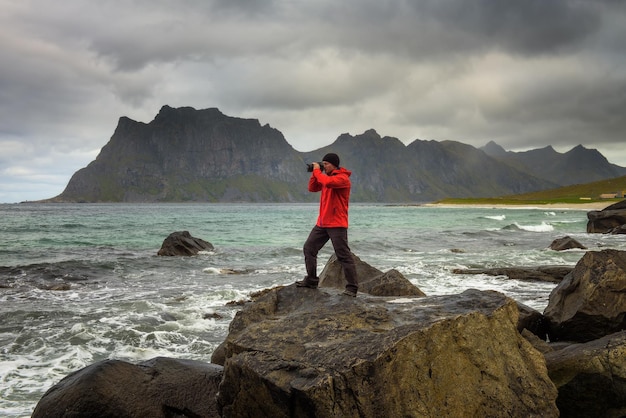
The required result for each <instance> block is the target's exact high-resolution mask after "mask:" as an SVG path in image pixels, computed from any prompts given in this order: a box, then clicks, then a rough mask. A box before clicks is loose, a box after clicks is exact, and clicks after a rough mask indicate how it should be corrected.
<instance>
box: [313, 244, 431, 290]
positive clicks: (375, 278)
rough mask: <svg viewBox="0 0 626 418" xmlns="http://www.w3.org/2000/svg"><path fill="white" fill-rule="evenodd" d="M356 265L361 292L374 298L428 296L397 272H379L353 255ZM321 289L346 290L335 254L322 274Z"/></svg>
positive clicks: (344, 280) (341, 268)
mask: <svg viewBox="0 0 626 418" xmlns="http://www.w3.org/2000/svg"><path fill="white" fill-rule="evenodd" d="M352 257H353V258H354V263H355V265H356V273H357V277H358V281H359V292H364V293H368V294H370V295H373V296H417V297H420V296H426V294H424V292H422V291H421V290H420V289H419V288H418V287H417V286H415V285H414V284H413V283H411V282H410V281H409V280H408V279H407V278H406V277H404V276H403V275H402V273H400V272H399V271H397V270H389V271H387V272H386V273H383V272H382V271H380V270H378V269H377V268H376V267H373V266H371V265H369V264H368V263H366V262H364V261H363V260H361V259H360V258H359V257H358V256H356V255H354V254H352ZM319 286H320V287H332V288H335V289H344V288H345V287H346V276H345V274H344V272H343V267H342V266H341V263H340V262H339V260H337V256H336V255H335V254H333V255H332V256H331V257H330V258H329V259H328V262H327V263H326V265H325V266H324V269H323V270H322V273H321V274H320V282H319Z"/></svg>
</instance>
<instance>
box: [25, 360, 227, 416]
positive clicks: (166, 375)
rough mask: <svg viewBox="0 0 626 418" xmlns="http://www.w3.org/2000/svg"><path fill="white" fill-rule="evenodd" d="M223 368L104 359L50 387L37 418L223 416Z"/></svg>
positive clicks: (187, 362)
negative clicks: (220, 394)
mask: <svg viewBox="0 0 626 418" xmlns="http://www.w3.org/2000/svg"><path fill="white" fill-rule="evenodd" d="M221 379H222V367H221V366H218V365H215V364H208V363H203V362H200V361H192V360H177V359H171V358H165V357H157V358H155V359H152V360H148V361H145V362H143V363H139V364H137V365H135V364H131V363H127V362H124V361H119V360H105V361H102V362H99V363H95V364H92V365H90V366H88V367H85V368H83V369H81V370H79V371H77V372H75V373H73V374H70V375H68V376H67V377H65V378H64V379H63V380H61V381H60V382H59V383H57V384H56V385H54V386H53V387H52V388H50V389H49V390H48V391H47V392H46V393H45V395H44V396H43V397H42V398H41V400H40V401H39V403H38V404H37V406H36V408H35V411H34V412H33V415H32V418H57V417H58V418H61V417H81V418H92V417H93V418H114V417H115V418H123V417H129V418H130V417H146V418H161V417H162V418H174V417H181V418H182V417H194V418H212V417H219V416H220V415H219V413H218V411H217V404H216V401H215V399H216V393H217V388H218V385H219V382H220V380H221Z"/></svg>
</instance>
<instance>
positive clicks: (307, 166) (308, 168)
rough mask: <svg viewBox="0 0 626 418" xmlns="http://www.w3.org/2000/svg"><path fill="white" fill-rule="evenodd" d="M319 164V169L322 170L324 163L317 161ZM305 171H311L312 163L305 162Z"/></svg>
mask: <svg viewBox="0 0 626 418" xmlns="http://www.w3.org/2000/svg"><path fill="white" fill-rule="evenodd" d="M318 164H319V166H320V170H322V171H324V164H323V163H322V162H321V161H319V162H318ZM306 171H308V172H309V173H310V172H312V171H313V164H307V165H306Z"/></svg>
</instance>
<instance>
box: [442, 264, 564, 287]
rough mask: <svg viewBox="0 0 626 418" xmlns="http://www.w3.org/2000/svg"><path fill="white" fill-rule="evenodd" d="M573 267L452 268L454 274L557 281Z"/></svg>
mask: <svg viewBox="0 0 626 418" xmlns="http://www.w3.org/2000/svg"><path fill="white" fill-rule="evenodd" d="M573 269H574V268H573V267H570V266H533V267H493V268H485V269H454V270H452V273H454V274H486V275H488V276H506V277H508V278H509V279H512V280H522V281H523V280H537V281H543V282H551V283H559V282H560V281H561V280H563V277H565V276H566V275H567V274H569V273H570V272H571V271H572V270H573Z"/></svg>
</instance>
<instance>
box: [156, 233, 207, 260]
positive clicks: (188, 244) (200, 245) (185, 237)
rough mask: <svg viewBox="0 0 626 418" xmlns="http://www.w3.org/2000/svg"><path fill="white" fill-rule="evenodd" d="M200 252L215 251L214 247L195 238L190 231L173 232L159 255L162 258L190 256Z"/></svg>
mask: <svg viewBox="0 0 626 418" xmlns="http://www.w3.org/2000/svg"><path fill="white" fill-rule="evenodd" d="M200 251H213V245H212V244H211V243H210V242H207V241H205V240H203V239H200V238H194V237H192V236H191V234H189V231H178V232H172V233H171V234H169V235H168V237H167V238H165V240H164V241H163V244H162V245H161V249H160V250H159V252H158V253H157V254H158V255H162V256H189V255H196V254H198V253H199V252H200Z"/></svg>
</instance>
